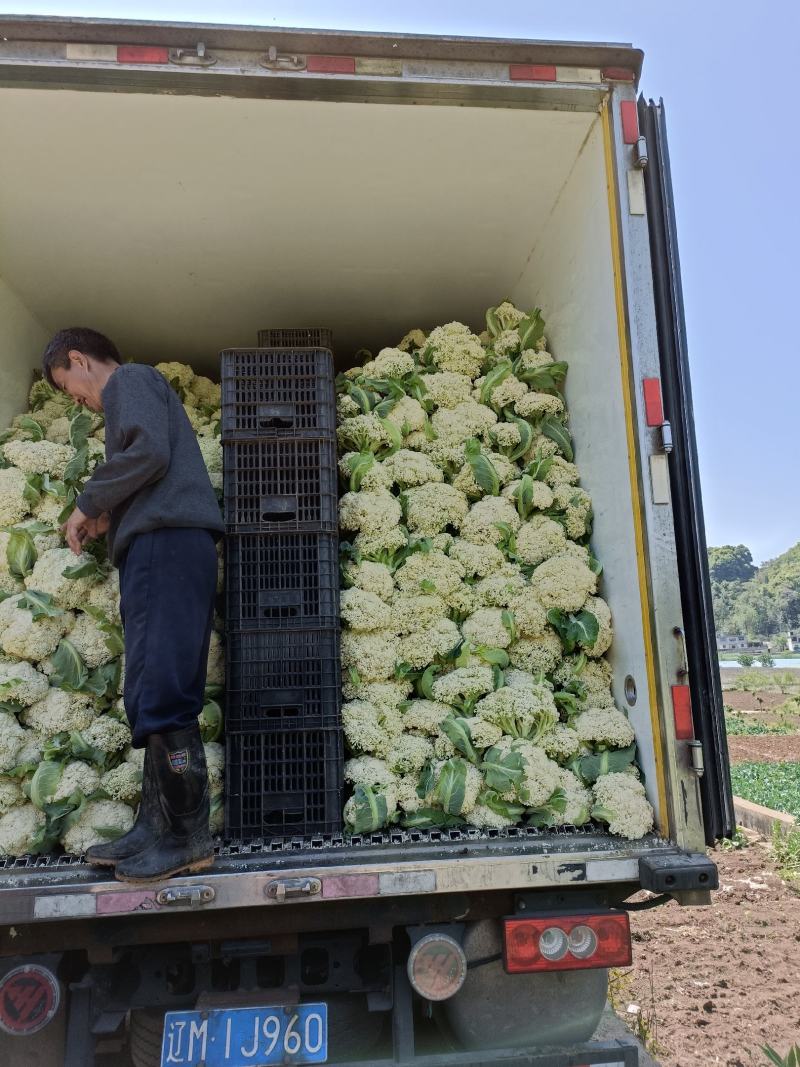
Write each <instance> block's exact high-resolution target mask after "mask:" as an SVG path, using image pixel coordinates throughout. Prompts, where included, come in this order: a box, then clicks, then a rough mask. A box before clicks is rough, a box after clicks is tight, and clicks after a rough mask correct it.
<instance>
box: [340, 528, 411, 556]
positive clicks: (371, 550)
mask: <svg viewBox="0 0 800 1067" xmlns="http://www.w3.org/2000/svg"><path fill="white" fill-rule="evenodd" d="M407 542H408V537H407V536H406V533H405V531H404V529H403V527H402V526H395V527H394V528H393V529H387V530H382V531H381V532H380V533H374V534H368V533H364V532H363V531H362V532H361V533H360V534H357V535H356V539H355V541H354V542H353V548H354V549H355V550H356V552H357V553H358V554H359V555H361V556H363V557H365V558H366V559H369V558H370V557H371V556H376V555H381V554H382V553H384V552H389V553H392V552H397V551H398V550H399V549H401V548H404V547H405V545H406V544H407Z"/></svg>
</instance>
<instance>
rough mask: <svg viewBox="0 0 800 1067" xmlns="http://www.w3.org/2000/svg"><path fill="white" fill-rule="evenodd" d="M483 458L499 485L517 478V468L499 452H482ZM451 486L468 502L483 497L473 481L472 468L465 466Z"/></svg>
mask: <svg viewBox="0 0 800 1067" xmlns="http://www.w3.org/2000/svg"><path fill="white" fill-rule="evenodd" d="M483 456H484V458H485V459H487V460H488V461H489V462H490V463H491V465H492V466H493V467H494V469H495V472H496V474H497V477H498V479H499V481H500V485H505V484H506V483H507V482H510V481H513V480H514V479H515V478H517V477H518V476H519V467H518V466H517V465H516V463H512V462H511V460H510V459H508V458H507V457H506V456H504V455H503V454H502V453H500V452H484V453H483ZM453 485H454V486H455V487H456V488H457V489H460V490H461V492H462V493H464V495H465V496H467V497H468V498H469V499H470V500H477V499H479V498H480V497H482V496H483V495H484V491H483V489H481V487H480V486H479V485H478V483H477V482H476V481H475V475H474V474H473V473H472V467H470V466H469V464H465V465H464V466H463V467H462V468H461V470H460V471H459V472H458V474H457V475H456V476H455V478H454V479H453Z"/></svg>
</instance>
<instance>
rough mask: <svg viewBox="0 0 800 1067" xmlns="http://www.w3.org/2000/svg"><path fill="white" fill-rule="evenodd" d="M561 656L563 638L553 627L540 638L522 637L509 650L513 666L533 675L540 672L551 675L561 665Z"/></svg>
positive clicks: (549, 627)
mask: <svg viewBox="0 0 800 1067" xmlns="http://www.w3.org/2000/svg"><path fill="white" fill-rule="evenodd" d="M561 654H562V648H561V638H560V637H559V636H558V634H557V633H556V632H555V630H554V629H553V628H552V627H551V626H548V627H547V629H546V630H545V632H544V633H543V634H540V635H539V636H538V637H521V638H520V639H519V640H518V641H515V642H514V644H513V645H509V648H508V656H509V659H510V660H511V663H512V664H513V666H515V667H519V668H520V670H523V671H529V672H530V673H531V674H537V673H538V672H539V671H542V672H544V674H550V672H551V671H552V670H554V669H555V667H556V665H557V664H558V663H559V661H560V659H561Z"/></svg>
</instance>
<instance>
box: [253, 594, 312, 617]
mask: <svg viewBox="0 0 800 1067" xmlns="http://www.w3.org/2000/svg"><path fill="white" fill-rule="evenodd" d="M258 608H259V613H260V614H261V615H263V616H265V618H268V619H274V618H287V617H289V618H294V617H295V616H297V615H300V614H301V613H302V610H303V597H302V594H301V593H300V592H299V590H296V589H284V590H280V591H274V592H268V591H265V590H262V591H261V593H260V594H259V597H258Z"/></svg>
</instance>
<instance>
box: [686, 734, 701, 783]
mask: <svg viewBox="0 0 800 1067" xmlns="http://www.w3.org/2000/svg"><path fill="white" fill-rule="evenodd" d="M687 745H688V747H689V754H690V755H691V757H692V773H693V774H696V775H697V777H698V778H702V777H703V775H704V774H705V773H706V762H705V757H704V756H703V742H702V741H688V742H687Z"/></svg>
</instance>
